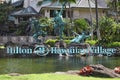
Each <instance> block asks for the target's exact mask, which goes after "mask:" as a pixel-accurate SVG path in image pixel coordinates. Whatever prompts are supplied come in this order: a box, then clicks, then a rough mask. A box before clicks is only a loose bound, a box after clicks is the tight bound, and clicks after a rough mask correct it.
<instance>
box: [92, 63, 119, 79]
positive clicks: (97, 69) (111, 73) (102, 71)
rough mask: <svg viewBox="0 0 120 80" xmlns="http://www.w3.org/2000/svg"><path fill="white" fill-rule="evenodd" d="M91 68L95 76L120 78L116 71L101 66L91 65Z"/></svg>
mask: <svg viewBox="0 0 120 80" xmlns="http://www.w3.org/2000/svg"><path fill="white" fill-rule="evenodd" d="M90 66H91V67H92V68H93V73H92V74H93V75H95V74H99V75H100V74H102V75H106V76H109V77H112V78H115V77H120V74H117V73H115V72H114V70H112V69H109V68H106V67H104V66H103V65H101V64H98V65H90Z"/></svg>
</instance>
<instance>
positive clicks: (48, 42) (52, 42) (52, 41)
mask: <svg viewBox="0 0 120 80" xmlns="http://www.w3.org/2000/svg"><path fill="white" fill-rule="evenodd" d="M56 41H57V39H54V40H53V39H48V40H47V41H46V42H45V43H46V44H47V45H50V46H54V44H55V42H56Z"/></svg>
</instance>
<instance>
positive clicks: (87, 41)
mask: <svg viewBox="0 0 120 80" xmlns="http://www.w3.org/2000/svg"><path fill="white" fill-rule="evenodd" d="M86 43H88V44H90V45H95V44H96V43H97V40H86Z"/></svg>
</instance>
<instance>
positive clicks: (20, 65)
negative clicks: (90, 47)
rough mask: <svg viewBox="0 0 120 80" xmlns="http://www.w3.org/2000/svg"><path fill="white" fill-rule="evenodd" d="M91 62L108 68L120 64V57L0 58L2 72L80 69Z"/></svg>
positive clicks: (0, 70) (30, 72)
mask: <svg viewBox="0 0 120 80" xmlns="http://www.w3.org/2000/svg"><path fill="white" fill-rule="evenodd" d="M89 64H103V65H104V66H106V67H108V68H114V67H116V66H120V58H119V57H93V56H90V57H40V58H0V74H6V73H22V74H33V73H49V72H56V71H68V70H79V69H81V68H82V67H84V66H86V65H89Z"/></svg>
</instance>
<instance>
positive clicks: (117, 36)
mask: <svg viewBox="0 0 120 80" xmlns="http://www.w3.org/2000/svg"><path fill="white" fill-rule="evenodd" d="M113 41H119V42H120V23H119V24H117V26H116V32H115V35H114V36H113Z"/></svg>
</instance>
